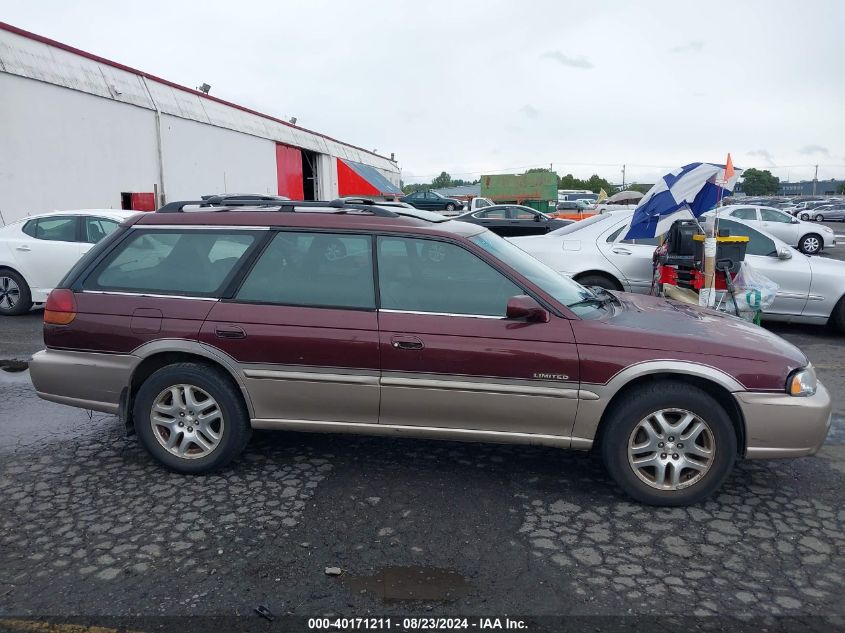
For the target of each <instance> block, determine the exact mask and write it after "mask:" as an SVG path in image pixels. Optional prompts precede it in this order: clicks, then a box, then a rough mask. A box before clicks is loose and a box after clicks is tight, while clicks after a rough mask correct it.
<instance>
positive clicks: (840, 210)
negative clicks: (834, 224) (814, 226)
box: [801, 202, 845, 222]
mask: <svg viewBox="0 0 845 633" xmlns="http://www.w3.org/2000/svg"><path fill="white" fill-rule="evenodd" d="M804 215H808V219H809V218H812V219H813V220H815V221H816V222H827V221H831V220H838V221H839V222H845V203H842V202H840V203H837V204H825V205H821V206H818V207H815V208H814V209H812V210H810V211H809V214H808V213H802V214H801V217H802V218H803V217H804Z"/></svg>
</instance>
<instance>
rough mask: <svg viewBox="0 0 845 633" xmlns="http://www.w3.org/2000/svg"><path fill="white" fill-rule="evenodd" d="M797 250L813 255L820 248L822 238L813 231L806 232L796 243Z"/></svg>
mask: <svg viewBox="0 0 845 633" xmlns="http://www.w3.org/2000/svg"><path fill="white" fill-rule="evenodd" d="M798 250H800V251H801V252H802V253H804V254H805V255H815V254H816V253H818V252H819V251H820V250H822V238H821V236H820V235H816V234H815V233H808V234H807V235H805V236H804V237H802V238H801V241H800V242H799V243H798Z"/></svg>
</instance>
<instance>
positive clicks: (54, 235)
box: [22, 215, 77, 242]
mask: <svg viewBox="0 0 845 633" xmlns="http://www.w3.org/2000/svg"><path fill="white" fill-rule="evenodd" d="M76 222H77V217H76V216H74V215H65V216H58V217H54V218H38V219H37V220H30V221H29V222H27V223H26V224H25V225H24V226H23V229H22V230H23V232H24V233H26V234H27V235H29V236H30V237H34V238H35V239H37V240H45V241H48V242H75V241H76Z"/></svg>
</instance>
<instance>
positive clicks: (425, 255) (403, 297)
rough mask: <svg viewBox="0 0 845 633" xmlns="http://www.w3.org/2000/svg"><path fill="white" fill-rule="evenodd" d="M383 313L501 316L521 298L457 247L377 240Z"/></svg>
mask: <svg viewBox="0 0 845 633" xmlns="http://www.w3.org/2000/svg"><path fill="white" fill-rule="evenodd" d="M378 263H379V267H378V268H379V293H380V295H381V307H382V308H383V309H386V310H402V311H407V312H434V313H440V314H469V315H481V316H504V315H505V310H506V308H507V303H508V299H509V298H510V297H513V296H515V295H519V294H523V291H522V289H521V288H519V286H517V285H516V284H514V283H513V282H512V281H510V280H509V279H508V278H507V277H505V276H504V275H502V274H501V273H500V272H499V271H497V270H496V269H494V268H493V267H492V266H490V265H489V264H487V263H486V262H484V261H482V260H481V259H479V258H478V257H476V256H475V255H473V254H472V253H470V252H469V251H467V250H464V249H463V248H461V247H460V246H457V245H455V244H449V243H447V242H439V241H435V240H420V239H412V238H404V237H379V238H378Z"/></svg>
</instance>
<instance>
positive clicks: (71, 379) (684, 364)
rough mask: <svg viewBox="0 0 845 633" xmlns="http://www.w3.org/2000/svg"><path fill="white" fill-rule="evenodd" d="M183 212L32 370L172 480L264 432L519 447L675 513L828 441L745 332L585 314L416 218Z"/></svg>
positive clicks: (483, 246)
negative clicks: (595, 455)
mask: <svg viewBox="0 0 845 633" xmlns="http://www.w3.org/2000/svg"><path fill="white" fill-rule="evenodd" d="M190 204H191V203H186V204H184V205H183V204H176V205H168V207H166V208H164V209H162V210H160V211H159V212H158V213H152V214H142V215H139V216H136V217H134V218H131V219H129V220H127V221H126V222H125V223H124V224H123V225H122V226H121V228H119V229H118V230H117V231H115V232H114V233H112V234H111V235H110V236H109V237H108V238H107V239H106V240H104V241H102V242H100V244H98V245H97V246H96V247H95V248H94V249H93V250H91V251H90V252H89V253H88V254H87V255H86V256H85V257H84V258H83V259H82V260H80V262H79V263H78V264H77V265H76V266H75V267H74V268H73V269H72V270H71V271H70V272H69V273H68V275H67V276H66V278H65V279H64V280H63V281H62V283H61V284H60V287H59V288H57V289H56V290H54V291H53V293H52V294H51V295H50V297H49V300H48V302H47V305H46V309H45V312H44V321H45V325H44V339H45V342H46V345H47V349H46V350H44V351H41V352H39V353H38V354H36V355H35V357H34V358H33V360H32V364H31V375H32V381H33V383H34V384H35V387H36V389H37V391H38V393H39V395H40V396H41V397H42V398H45V399H47V400H52V401H54V402H60V403H64V404H68V405H71V406H76V407H82V408H85V409H92V410H96V411H104V412H108V413H114V414H119V416H120V418H121V419H122V421H124V422H125V424H126V427H127V430H128V431H130V432H132V431H133V430H134V432H136V433H137V434H138V437H139V439H140V441H141V443H142V444H143V445H144V447H145V448H146V449H147V450H148V451H149V452H150V453H151V454H152V456H153V457H155V458H156V459H157V460H159V461H160V462H161V463H162V464H164V465H165V466H166V467H168V468H170V469H173V470H176V471H179V472H183V473H205V472H209V471H212V470H215V469H219V468H222V467H223V466H225V465H226V464H228V463H229V462H230V461H231V460H232V459H234V458H235V457H236V456H237V455H238V454H239V453H240V452H241V451H242V450H243V449H244V447H245V446H246V444H247V442H248V441H249V438H250V433H251V431H252V429H284V430H288V431H308V432H315V431H319V432H337V433H368V434H377V435H391V436H409V437H420V438H437V439H446V440H468V441H484V442H507V443H522V444H533V445H545V446H555V447H560V448H574V449H581V450H588V449H595V450H596V451H599V452H600V454H601V456H602V458H603V460H604V463H605V464H606V467H607V469H608V471H609V472H610V474H611V475H612V477H613V478H614V480H615V481H616V482H617V483H618V484H619V486H620V487H621V488H622V489H623V490H624V491H625V492H627V493H628V494H629V495H631V496H632V497H634V498H635V499H637V500H639V501H641V502H645V503H651V504H660V505H683V504H688V503H694V502H697V501H699V500H701V499H703V498H704V497H706V496H707V495H708V494H710V493H712V492H713V491H714V490H716V489H717V488H718V487H719V485H720V484H721V483H722V481H723V480H724V479H725V477H726V476H727V475H728V473H729V472H730V470H731V468H732V466H733V463H734V460H735V459H736V458H738V457H746V458H772V457H797V456H801V455H811V454H813V453H815V452H816V450H817V449H818V448H819V446H820V445H821V444H822V443H823V441H824V439H825V436H826V435H827V431H828V428H829V426H830V410H831V403H830V398H829V396H828V393H827V391H826V390H825V388H824V387H823V386H822V385H821V384H820V383H818V382H817V380H816V376H815V372H814V371H813V368H812V366H811V365H810V364H809V362H808V360H807V358H806V357H805V356H804V354H803V353H802V352H800V351H799V350H798V349H797V348H795V347H794V346H792V345H791V344H789V343H787V342H785V341H784V340H782V339H781V338H779V337H778V336H775V335H774V334H772V333H770V332H767V331H766V330H764V329H762V328H760V327H757V326H755V325H752V324H749V323H746V322H744V321H741V320H739V319H737V318H735V317H732V316H727V315H723V314H718V313H714V312H711V311H704V310H700V309H698V308H695V307H690V306H688V305H684V304H681V303H677V302H674V301H666V300H663V299H658V298H654V297H648V296H640V295H632V294H625V293H616V292H612V293H611V292H606V291H598V290H597V291H595V292H594V291H592V290H590V289H587V288H584V287H583V286H580V285H579V284H577V283H576V282H574V281H572V280H571V279H569V278H566V277H563V276H561V275H559V274H557V273H555V272H554V271H552V270H551V269H549V268H547V267H546V266H545V265H544V264H542V263H540V262H538V261H537V260H535V259H533V258H532V257H531V256H529V255H527V254H526V253H524V252H523V251H521V250H520V249H518V248H517V247H516V246H514V245H512V244H510V243H509V242H507V241H505V240H503V239H502V238H500V237H497V236H496V235H494V234H493V233H491V232H489V231H488V230H486V229H484V228H482V227H479V226H476V225H473V224H468V223H466V222H455V221H449V220H447V219H446V218H443V217H441V216H439V215H435V214H433V213H428V212H425V211H417V210H414V209H399V208H388V207H379V206H376V205H372V204H351V203H346V202H343V201H335V202H331V203H329V202H316V203H315V202H310V203H308V202H284V201H282V202H277V203H272V204H274V205H275V206H264V207H243V206H242V207H233V206H230V207H220V208H216V209H213V210H210V209H196V210H190ZM268 204H269V203H268ZM170 209H172V210H174V211H175V212H163V211H165V210H170Z"/></svg>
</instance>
